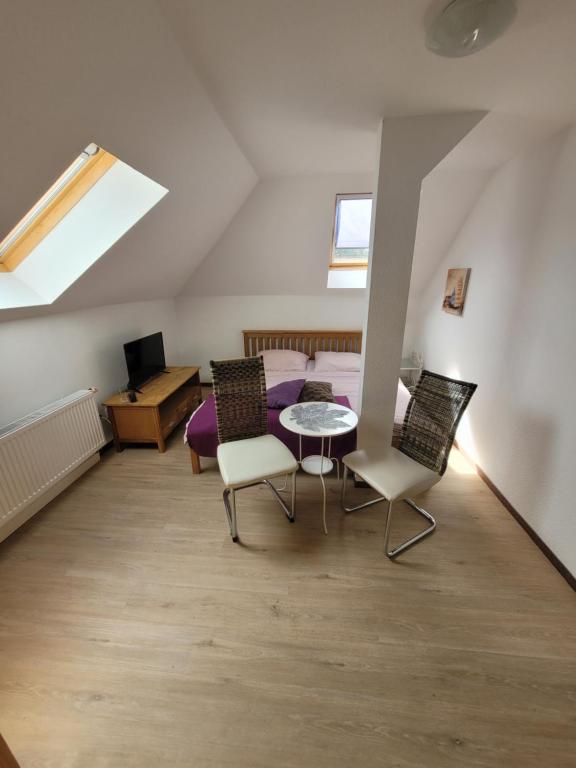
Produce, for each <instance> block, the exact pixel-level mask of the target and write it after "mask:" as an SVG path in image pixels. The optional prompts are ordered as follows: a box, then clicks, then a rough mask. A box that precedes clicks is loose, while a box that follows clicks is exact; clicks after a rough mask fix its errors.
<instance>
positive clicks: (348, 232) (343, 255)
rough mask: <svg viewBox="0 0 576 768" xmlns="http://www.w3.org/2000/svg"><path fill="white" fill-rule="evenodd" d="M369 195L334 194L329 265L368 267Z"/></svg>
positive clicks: (370, 208)
mask: <svg viewBox="0 0 576 768" xmlns="http://www.w3.org/2000/svg"><path fill="white" fill-rule="evenodd" d="M371 218H372V195H371V194H349V195H336V213H335V221H334V239H333V243H332V259H331V262H330V266H331V267H332V268H339V269H342V268H363V269H365V268H366V267H367V266H368V253H369V249H370V221H371Z"/></svg>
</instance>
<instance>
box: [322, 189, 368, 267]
mask: <svg viewBox="0 0 576 768" xmlns="http://www.w3.org/2000/svg"><path fill="white" fill-rule="evenodd" d="M368 199H369V200H372V201H374V193H373V192H338V193H337V194H336V199H335V203H334V216H333V219H332V244H331V246H330V258H329V262H328V268H329V269H368V259H366V260H365V261H358V260H356V261H350V262H348V261H346V262H345V261H339V262H335V261H334V251H335V250H336V235H337V232H336V229H337V227H336V222H337V220H338V206H339V204H340V201H341V200H368Z"/></svg>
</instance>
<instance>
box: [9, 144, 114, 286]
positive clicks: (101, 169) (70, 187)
mask: <svg viewBox="0 0 576 768" xmlns="http://www.w3.org/2000/svg"><path fill="white" fill-rule="evenodd" d="M84 154H86V155H88V157H87V159H86V160H85V161H84V163H83V164H82V165H81V167H80V168H79V169H78V170H77V171H76V172H75V173H73V175H72V176H71V178H70V179H69V180H68V181H67V182H66V183H65V184H64V185H63V186H62V188H61V189H59V190H58V192H57V193H56V194H55V195H53V193H54V190H55V189H57V188H58V186H59V185H60V184H61V183H62V179H64V178H65V177H66V176H67V175H68V174H69V173H70V171H71V170H72V169H73V168H74V166H75V165H76V164H77V163H78V161H79V160H80V159H81V158H82V155H84ZM116 161H117V158H116V157H115V156H114V155H112V154H110V152H107V151H106V150H105V149H102V147H99V146H98V145H97V144H89V145H88V147H87V148H86V149H85V150H84V152H83V153H81V154H80V155H78V157H77V158H76V159H75V160H74V161H73V162H72V163H71V164H70V165H69V166H68V167H67V168H66V169H65V170H64V171H63V172H62V173H61V174H60V175H59V176H58V178H57V179H56V181H54V182H53V183H52V184H51V185H50V187H49V188H48V189H47V191H46V192H45V193H44V194H43V195H42V196H41V197H40V198H39V199H38V200H37V201H36V202H35V203H34V205H33V206H32V207H31V208H30V209H29V210H28V211H27V212H26V213H25V214H24V216H22V218H21V219H20V220H19V221H18V223H17V224H16V225H15V226H14V227H12V229H11V230H10V231H9V232H8V233H7V234H6V236H5V237H3V238H2V240H1V241H0V248H1V247H2V245H3V244H4V243H5V242H6V241H7V240H9V239H10V238H11V237H12V236H13V234H14V232H15V231H17V230H18V229H19V228H20V227H21V226H22V225H23V224H24V228H23V230H22V232H20V233H19V234H18V236H17V237H16V239H15V240H14V242H13V243H11V245H10V246H8V248H7V249H6V251H5V252H4V253H3V254H1V255H0V272H13V271H14V270H15V269H16V268H17V267H18V266H19V265H20V264H21V263H22V262H23V261H24V260H25V259H26V257H27V256H29V255H30V253H32V251H33V250H34V249H35V248H36V246H37V245H39V244H40V243H41V242H42V240H44V238H45V237H46V236H47V235H48V234H49V233H50V232H51V231H52V230H53V229H54V228H55V227H56V226H57V225H58V224H59V223H60V222H61V221H62V219H63V218H64V217H65V216H66V215H67V214H68V213H69V211H71V210H72V208H73V207H74V206H75V205H76V203H78V202H79V201H80V200H81V199H82V198H83V197H84V195H85V194H86V193H87V192H88V191H89V190H90V189H92V187H93V186H94V185H95V184H96V182H97V181H98V180H99V179H101V178H102V176H104V174H105V173H107V172H108V171H109V170H110V168H111V167H112V166H113V165H114V163H115V162H116ZM52 195H53V196H52ZM45 200H46V203H44V202H43V201H45ZM36 208H39V210H38V213H36V214H35V215H33V218H32V219H31V221H30V223H29V224H27V225H26V224H25V222H26V219H28V218H29V217H30V216H31V214H33V212H34V210H35V209H36Z"/></svg>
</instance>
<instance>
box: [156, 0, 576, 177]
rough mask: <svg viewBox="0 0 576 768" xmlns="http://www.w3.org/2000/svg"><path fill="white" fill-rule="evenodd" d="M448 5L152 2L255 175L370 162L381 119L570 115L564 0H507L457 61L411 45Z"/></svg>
mask: <svg viewBox="0 0 576 768" xmlns="http://www.w3.org/2000/svg"><path fill="white" fill-rule="evenodd" d="M447 2H448V0H404V1H402V0H160V5H161V7H162V9H163V12H164V14H165V15H166V17H167V19H168V20H169V22H170V23H171V25H172V27H173V29H174V32H175V35H176V37H177V39H178V40H179V41H180V44H181V46H182V50H183V51H184V52H185V54H186V56H187V57H188V58H189V59H190V61H191V62H193V64H194V66H195V67H196V70H197V72H198V73H199V75H200V77H201V78H202V80H203V82H205V83H206V85H207V87H208V89H209V91H210V94H211V96H212V98H213V100H214V103H215V105H216V107H217V108H218V110H219V111H220V113H221V114H222V115H223V117H224V119H225V120H226V122H227V124H228V125H229V126H230V128H231V130H232V131H233V133H234V135H235V136H236V138H237V139H238V141H239V142H240V144H241V146H242V147H243V149H244V151H245V152H246V155H247V157H249V158H250V160H251V162H252V163H253V165H254V167H255V168H256V170H257V171H258V173H259V174H260V175H261V176H279V175H284V174H299V173H327V172H361V171H370V170H371V169H372V168H373V167H374V136H375V132H376V130H377V125H378V121H379V119H380V118H381V117H382V116H384V117H392V116H397V115H418V114H430V113H437V112H457V111H463V110H475V109H480V110H488V111H492V112H495V113H499V114H500V113H502V114H507V115H512V116H515V117H518V118H522V120H519V121H518V122H517V123H516V130H517V131H518V130H519V131H520V136H521V135H522V132H523V128H522V123H524V124H526V125H527V126H530V123H531V121H532V120H534V119H536V120H538V121H541V120H542V118H544V119H545V120H544V122H543V123H542V126H541V127H542V128H544V129H546V130H548V128H550V126H546V122H548V121H550V122H551V123H552V124H553V125H552V128H551V129H552V130H555V129H558V128H560V127H561V126H562V125H564V124H566V123H567V122H569V121H571V120H573V119H574V118H575V117H576V89H574V86H573V80H574V71H575V69H576V46H574V39H575V37H576V3H575V2H574V0H545V1H544V0H518V3H517V5H518V16H517V18H516V20H515V21H514V24H513V25H512V27H511V28H510V29H509V30H508V31H507V33H506V34H505V35H504V36H503V37H502V38H501V39H500V40H497V41H496V42H495V43H494V44H493V45H491V46H490V47H488V48H486V49H485V50H483V51H481V52H480V53H477V54H476V55H474V56H470V57H466V58H463V59H444V58H441V57H439V56H436V55H434V54H432V53H430V52H429V51H428V50H427V49H426V48H425V46H424V24H425V20H426V18H427V16H428V15H429V14H430V13H431V12H432V11H433V10H434V9H435V8H438V7H439V6H443V5H446V4H447ZM529 130H531V128H530V127H529ZM499 135H500V134H499V132H497V131H496V132H494V134H493V135H492V136H491V137H490V142H491V143H492V144H494V142H497V141H498V138H499ZM496 150H497V146H496ZM491 152H492V150H490V149H488V150H487V152H486V150H485V149H482V148H481V147H480V148H477V150H476V153H475V157H476V158H480V157H482V156H483V155H485V156H486V155H487V156H489V155H490V154H491ZM497 154H498V151H496V155H497ZM456 159H458V160H464V161H466V162H467V159H466V158H462V157H461V156H458V155H457V156H456Z"/></svg>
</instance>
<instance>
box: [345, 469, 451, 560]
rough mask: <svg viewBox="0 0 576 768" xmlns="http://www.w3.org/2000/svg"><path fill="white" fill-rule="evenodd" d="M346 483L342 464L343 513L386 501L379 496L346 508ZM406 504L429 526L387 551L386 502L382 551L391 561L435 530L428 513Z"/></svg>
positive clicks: (389, 522) (388, 523) (408, 501)
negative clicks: (383, 550)
mask: <svg viewBox="0 0 576 768" xmlns="http://www.w3.org/2000/svg"><path fill="white" fill-rule="evenodd" d="M347 481H348V467H347V466H346V464H344V474H343V477H342V496H341V505H342V509H343V510H344V512H355V511H356V510H357V509H364V508H365V507H371V506H372V505H373V504H379V503H380V502H382V501H387V499H386V498H385V497H384V496H379V497H378V498H377V499H372V500H371V501H366V502H364V504H358V505H357V506H356V507H347V506H346V484H347ZM404 501H405V502H406V504H408V506H410V507H412V509H413V510H415V511H416V512H418V514H419V515H421V516H422V517H423V518H424V519H425V520H427V521H428V522H429V523H430V525H429V526H428V528H425V529H424V530H423V531H422V532H421V533H418V534H416V536H412V538H411V539H408V541H405V542H403V543H402V544H399V545H398V546H397V547H394V549H391V550H389V549H388V542H389V540H390V531H391V528H392V502H391V501H389V502H388V515H387V516H386V528H385V530H384V549H385V552H386V554H387V555H388V557H389V558H390V559H391V560H394V559H395V558H396V557H398V555H400V554H402V552H406V550H407V549H410V547H413V546H414V545H415V544H418V542H419V541H422V539H424V538H426V536H429V535H430V534H431V533H433V532H434V530H435V529H436V520H434V518H433V517H432V515H431V514H430V512H427V511H426V510H425V509H422V507H419V506H418V505H417V504H415V503H414V502H413V501H412V499H404Z"/></svg>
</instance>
